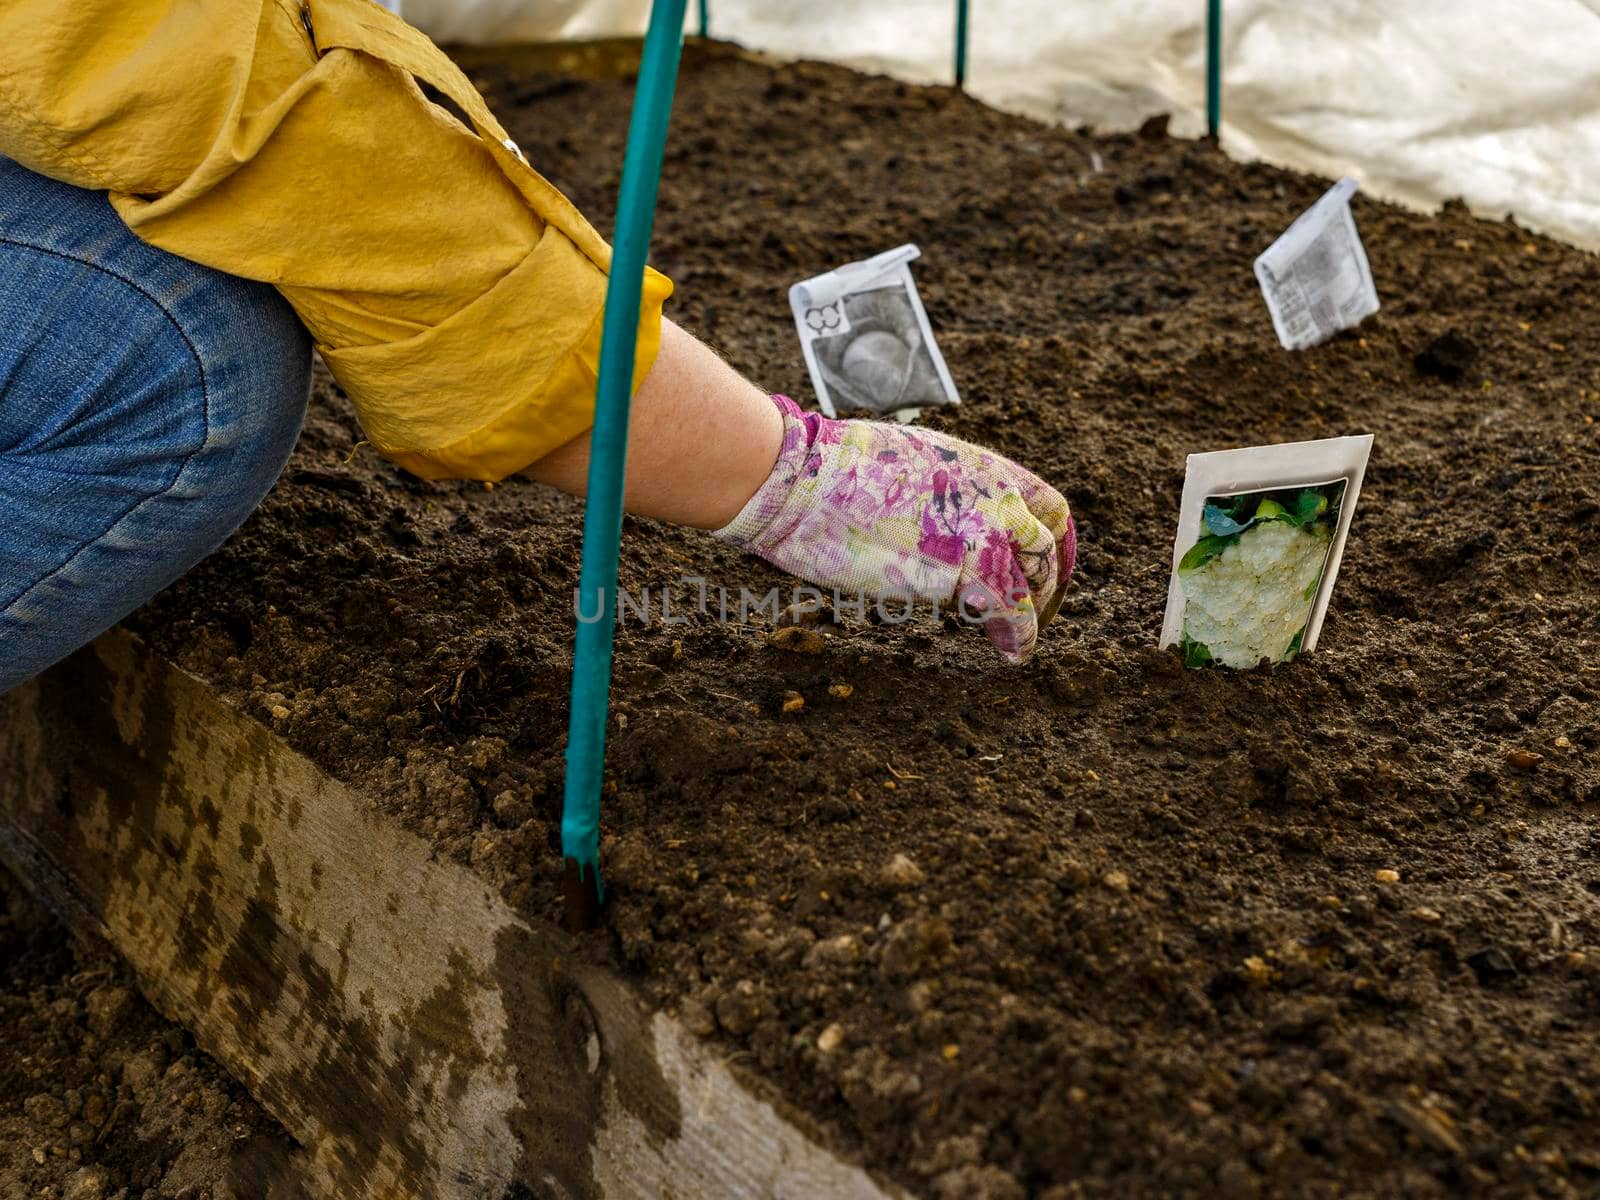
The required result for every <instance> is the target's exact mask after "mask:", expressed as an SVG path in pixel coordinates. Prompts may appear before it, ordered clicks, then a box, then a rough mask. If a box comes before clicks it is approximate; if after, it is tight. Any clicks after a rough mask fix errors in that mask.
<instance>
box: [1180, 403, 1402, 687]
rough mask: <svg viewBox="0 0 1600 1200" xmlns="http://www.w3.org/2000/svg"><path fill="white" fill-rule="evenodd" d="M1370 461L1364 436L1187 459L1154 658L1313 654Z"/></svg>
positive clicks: (1231, 662)
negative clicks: (1175, 653)
mask: <svg viewBox="0 0 1600 1200" xmlns="http://www.w3.org/2000/svg"><path fill="white" fill-rule="evenodd" d="M1371 451H1372V435H1371V434H1365V435H1362V436H1360V437H1341V438H1325V439H1323V440H1321V441H1315V442H1293V443H1286V444H1283V445H1277V446H1251V447H1247V448H1245V449H1242V450H1219V451H1215V452H1213V453H1210V454H1191V455H1190V456H1189V459H1188V470H1187V473H1186V476H1185V479H1184V485H1183V508H1182V510H1181V512H1180V514H1179V517H1178V536H1177V538H1176V540H1175V541H1174V544H1173V550H1172V578H1171V582H1170V583H1169V584H1168V587H1167V616H1166V621H1165V623H1164V625H1163V626H1162V630H1161V645H1162V647H1163V648H1165V647H1167V646H1178V647H1180V648H1181V649H1182V651H1183V660H1184V664H1185V665H1186V666H1191V667H1203V666H1208V665H1211V664H1216V665H1218V666H1224V667H1234V668H1248V667H1254V666H1258V665H1259V664H1261V663H1262V662H1271V663H1280V662H1289V661H1291V660H1292V659H1294V658H1295V656H1296V655H1298V654H1300V653H1301V651H1304V650H1311V649H1313V648H1314V647H1315V646H1316V644H1317V636H1318V634H1320V633H1321V631H1322V620H1323V617H1324V616H1325V615H1326V614H1327V611H1328V600H1329V597H1331V596H1332V594H1333V582H1334V579H1335V577H1336V576H1337V575H1338V573H1339V563H1340V560H1341V559H1342V558H1343V557H1344V544H1345V539H1346V537H1347V536H1348V535H1349V532H1350V518H1351V517H1352V516H1353V515H1354V513H1355V507H1356V500H1357V498H1358V497H1359V496H1360V494H1361V481H1362V479H1363V477H1364V476H1365V475H1366V470H1367V458H1368V456H1369V455H1370V453H1371Z"/></svg>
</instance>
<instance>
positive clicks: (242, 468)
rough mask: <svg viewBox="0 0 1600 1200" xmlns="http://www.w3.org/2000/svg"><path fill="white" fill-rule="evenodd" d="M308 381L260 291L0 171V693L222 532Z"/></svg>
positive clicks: (96, 210)
mask: <svg viewBox="0 0 1600 1200" xmlns="http://www.w3.org/2000/svg"><path fill="white" fill-rule="evenodd" d="M246 236H247V235H246ZM310 375H311V346H310V341H309V339H308V337H307V335H306V332H305V329H304V328H303V327H302V326H301V324H300V323H299V321H298V320H297V319H296V318H295V315H294V312H293V310H292V309H290V307H289V306H288V304H287V303H286V302H285V301H284V300H283V298H282V297H281V296H279V295H278V293H277V292H276V291H274V290H273V289H272V288H270V287H268V286H266V285H265V284H259V283H251V282H249V281H246V280H242V279H236V278H234V277H232V276H228V275H223V274H221V273H219V272H217V271H213V270H210V269H208V268H206V267H201V266H197V265H196V264H194V263H191V262H187V261H185V260H184V259H181V258H175V257H174V256H172V255H170V254H167V253H165V252H164V251H161V250H157V249H155V248H154V247H152V246H148V245H146V244H144V243H143V242H141V241H139V240H138V239H137V238H136V237H134V236H133V234H131V233H129V232H128V230H127V227H126V226H124V225H123V224H122V222H121V221H120V220H119V219H118V217H117V215H116V213H115V212H113V211H112V208H111V206H110V204H109V203H107V201H106V198H105V196H104V194H102V193H99V192H89V191H84V190H82V189H80V188H74V187H69V186H67V185H65V184H61V183H56V182H54V181H53V180H49V179H45V178H43V177H42V176H39V175H35V174H33V173H32V172H30V171H27V170H24V169H23V168H22V167H19V166H17V165H16V164H15V163H13V162H10V161H9V160H7V159H3V158H0V692H4V691H5V690H7V689H8V688H10V687H12V686H13V685H15V684H18V683H21V682H22V681H23V680H25V679H29V678H31V677H32V676H33V675H35V674H37V673H38V672H39V671H42V670H43V669H44V668H45V667H47V666H49V665H50V664H51V663H53V662H55V661H56V660H57V659H60V658H62V657H64V656H65V655H67V654H69V653H71V652H72V651H73V650H74V649H76V648H77V647H79V646H81V645H83V644H84V643H86V642H88V641H89V640H90V639H92V638H93V637H95V636H96V635H97V634H99V633H101V632H102V631H104V630H105V629H108V628H110V626H112V625H114V624H115V623H116V622H117V621H119V620H121V619H122V618H123V617H124V616H126V615H127V614H128V613H130V612H132V611H133V610H134V609H135V608H137V607H139V605H141V604H143V603H144V602H145V601H146V600H148V599H149V598H150V597H151V596H153V595H155V594H156V593H157V592H158V591H160V590H161V589H162V588H164V587H166V586H167V585H168V584H169V583H171V582H172V581H173V580H174V579H176V578H178V576H179V575H182V574H183V573H184V572H185V571H187V570H188V569H189V568H190V567H192V566H193V565H194V564H195V563H197V562H199V561H200V559H202V558H204V557H205V556H206V555H207V554H210V553H211V552H212V551H213V550H215V549H216V548H217V547H218V546H220V545H221V544H222V543H223V542H224V541H225V540H226V539H227V537H228V535H229V534H231V533H232V532H233V531H234V530H235V529H236V528H238V526H239V525H240V523H241V522H243V521H244V519H245V517H247V516H249V514H250V511H251V510H252V509H253V508H255V506H256V505H257V504H259V503H260V502H261V499H262V497H264V496H265V495H266V494H267V491H268V490H269V489H270V488H271V487H272V484H273V481H274V480H275V479H276V478H277V477H278V473H279V472H280V471H281V470H282V469H283V464H284V462H285V461H286V460H287V459H288V457H289V452H290V450H292V449H293V448H294V442H295V438H296V437H297V436H298V435H299V432H300V424H301V421H302V420H303V418H304V416H305V406H306V396H307V393H308V391H309V388H310Z"/></svg>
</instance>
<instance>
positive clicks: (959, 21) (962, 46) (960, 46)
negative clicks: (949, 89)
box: [956, 0, 967, 88]
mask: <svg viewBox="0 0 1600 1200" xmlns="http://www.w3.org/2000/svg"><path fill="white" fill-rule="evenodd" d="M966 86H967V0H956V87H958V88H964V87H966Z"/></svg>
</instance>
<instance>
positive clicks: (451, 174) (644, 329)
mask: <svg viewBox="0 0 1600 1200" xmlns="http://www.w3.org/2000/svg"><path fill="white" fill-rule="evenodd" d="M0 45H3V46H5V47H6V51H5V53H4V55H0V153H3V154H5V155H8V156H9V157H11V158H13V159H15V160H16V161H18V162H19V163H21V164H22V165H24V166H27V167H29V168H31V169H32V170H34V171H37V172H39V173H41V174H44V175H49V176H52V177H54V178H57V179H62V180H65V181H67V182H69V183H74V184H77V185H79V186H81V187H89V188H96V189H104V190H106V191H107V192H109V193H110V196H111V203H112V204H113V205H114V206H115V208H116V210H117V212H118V213H119V214H120V215H121V217H122V218H123V220H124V221H125V222H126V223H127V224H128V226H129V228H131V229H132V230H133V231H134V233H136V234H137V235H138V236H139V237H140V238H142V239H144V240H145V241H147V242H150V243H151V244H153V245H156V246H159V247H161V248H162V249H165V250H168V251H170V252H171V253H173V254H177V255H181V256H182V257H184V258H188V259H191V260H193V261H196V262H200V263H204V264H206V265H207V266H211V267H215V268H216V269H218V270H221V271H226V272H228V273H230V274H234V275H240V276H246V277H248V278H252V279H258V280H262V281H265V282H267V283H271V284H273V285H275V286H276V287H277V288H278V289H279V290H280V291H281V292H282V293H283V295H284V296H285V297H286V298H287V299H288V300H289V302H290V303H291V304H292V305H293V306H294V308H295V310H296V312H298V313H299V315H300V318H301V320H303V321H304V322H305V324H306V326H307V327H308V328H309V329H310V331H311V333H312V336H313V337H314V339H315V340H316V343H317V348H318V350H319V351H320V352H321V354H322V357H323V359H324V361H326V363H327V364H328V367H329V369H330V370H331V371H332V372H333V375H334V377H335V378H336V379H337V380H338V381H339V383H340V384H341V385H342V386H343V388H344V389H345V391H346V392H347V393H348V394H349V396H350V398H351V400H352V401H353V402H354V404H355V406H356V409H357V412H358V415H359V416H360V419H361V423H362V427H363V429H364V431H365V433H366V435H367V437H368V438H369V439H370V440H371V441H372V443H373V444H374V445H375V446H376V447H377V448H378V449H379V450H380V451H381V452H383V453H384V454H386V455H387V456H389V457H390V458H392V459H394V460H395V461H396V462H398V463H400V464H401V465H403V466H405V467H407V468H408V469H410V470H412V471H415V472H416V473H417V474H419V475H423V476H427V477H430V478H440V477H448V476H460V477H466V478H475V479H498V478H500V477H502V476H504V475H507V474H510V473H511V472H513V471H517V470H520V469H521V468H523V467H525V466H527V465H528V464H529V463H532V462H533V461H535V460H536V459H538V458H541V457H543V455H545V454H546V453H548V452H549V451H550V450H553V449H555V448H556V447H557V446H559V445H561V444H563V443H564V442H567V441H570V440H571V439H572V438H574V437H576V436H577V435H579V434H580V433H582V432H583V431H584V430H586V429H587V428H589V425H590V424H591V421H592V417H593V407H594V385H595V376H596V371H597V369H598V359H599V342H600V323H601V322H600V317H601V309H602V307H603V303H604V298H605V284H606V272H607V270H608V268H609V266H610V261H611V252H610V247H609V246H607V245H606V243H605V241H604V240H603V239H602V238H601V237H600V236H599V234H597V233H596V232H595V231H594V229H593V228H592V227H591V226H590V225H589V223H588V222H587V221H585V220H584V218H583V217H582V215H581V214H579V213H578V211H577V210H576V209H575V208H574V207H573V206H572V204H571V203H570V202H569V201H568V200H567V199H566V198H565V197H564V196H562V195H561V193H560V192H558V191H557V190H556V189H555V188H554V187H552V186H551V185H550V184H549V183H548V182H546V181H545V180H544V179H543V178H542V177H541V176H540V175H538V174H537V173H536V172H535V171H534V170H532V169H531V168H530V167H529V166H528V165H527V163H526V162H525V161H524V160H523V158H522V155H521V152H520V151H519V150H518V149H517V148H516V146H515V145H514V144H513V143H512V142H511V141H510V140H509V139H507V137H506V135H505V132H504V130H502V129H501V128H500V126H499V124H498V123H497V122H496V121H495V119H494V117H493V116H492V115H491V114H490V113H489V111H488V108H487V106H486V105H485V104H484V102H483V99H482V97H481V96H479V95H478V93H477V91H476V90H475V89H474V88H473V87H472V86H471V84H470V83H468V81H467V80H466V78H465V77H464V76H463V75H462V73H461V72H460V71H459V70H458V69H457V68H456V67H455V65H454V64H453V63H451V62H450V61H449V59H448V58H446V57H445V56H444V54H443V53H441V52H440V51H439V50H438V49H437V48H436V47H435V46H434V45H433V44H432V43H431V42H430V41H428V39H427V38H426V37H424V36H423V35H422V34H420V33H418V32H417V31H416V30H414V29H412V28H411V27H410V26H408V25H406V24H405V23H404V22H402V21H400V20H399V19H398V18H396V17H393V16H392V15H390V14H389V13H388V12H386V11H385V10H384V9H383V8H381V7H380V6H379V5H378V4H376V3H373V2H372V0H71V2H70V3H63V0H0ZM421 84H426V85H428V86H430V87H432V88H434V89H436V90H437V91H438V92H440V93H443V94H444V95H445V96H447V97H448V98H449V99H450V100H451V101H452V102H453V103H454V104H455V106H456V108H457V109H458V110H459V112H460V113H463V114H465V115H466V116H467V118H468V119H469V120H470V122H471V126H472V127H471V128H470V129H469V128H468V127H467V126H466V125H463V124H462V123H461V121H460V120H459V119H458V118H457V117H456V116H455V115H452V114H451V113H450V112H448V111H447V110H446V109H444V108H442V107H441V106H439V105H436V104H434V103H432V102H431V101H430V100H429V99H428V98H427V96H426V95H425V94H424V92H423V89H422V87H421V86H420V85H421ZM671 287H672V285H671V284H670V283H669V282H668V281H667V280H666V279H665V278H664V277H662V276H660V275H658V274H656V273H655V272H654V271H650V272H647V275H646V279H645V288H644V304H643V309H642V312H641V317H640V325H639V338H638V348H637V356H636V367H635V383H636V384H637V382H638V381H639V380H640V379H642V378H643V377H644V374H645V373H646V372H647V371H648V370H649V368H650V365H651V363H652V362H653V361H654V358H655V354H656V351H657V349H658V347H659V342H660V322H661V305H662V303H663V301H664V300H665V299H666V297H667V296H668V295H669V294H670V292H671Z"/></svg>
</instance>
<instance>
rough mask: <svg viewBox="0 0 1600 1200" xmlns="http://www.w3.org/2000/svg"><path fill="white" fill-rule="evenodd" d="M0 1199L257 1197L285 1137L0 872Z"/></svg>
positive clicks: (119, 974)
mask: <svg viewBox="0 0 1600 1200" xmlns="http://www.w3.org/2000/svg"><path fill="white" fill-rule="evenodd" d="M0 1031H3V1033H0V1197H4V1198H5V1200H24V1198H25V1197H26V1198H29V1200H32V1198H33V1197H39V1198H41V1200H44V1198H53V1200H265V1197H267V1195H268V1190H267V1188H266V1187H265V1185H264V1183H263V1181H264V1180H266V1179H269V1178H270V1177H271V1175H272V1174H273V1172H272V1171H271V1170H265V1169H264V1167H268V1166H270V1165H272V1164H277V1163H283V1162H286V1161H287V1160H288V1159H289V1158H290V1156H291V1154H292V1151H293V1146H292V1145H291V1143H290V1142H289V1140H288V1137H287V1135H285V1134H284V1133H283V1132H282V1131H281V1130H280V1129H279V1127H278V1126H277V1124H276V1122H274V1121H273V1120H272V1118H271V1117H269V1116H267V1115H266V1114H265V1113H263V1112H262V1111H261V1110H260V1109H259V1108H258V1107H257V1106H256V1104H255V1101H253V1100H251V1098H250V1096H249V1095H248V1094H247V1093H246V1092H245V1090H244V1089H243V1088H242V1087H240V1086H239V1085H238V1084H236V1083H234V1082H233V1080H231V1079H229V1078H228V1076H227V1075H226V1074H225V1073H224V1072H223V1070H222V1068H220V1067H219V1066H217V1065H216V1063H214V1062H212V1061H211V1060H210V1059H209V1058H207V1057H206V1056H205V1055H203V1054H201V1053H200V1052H199V1051H198V1050H196V1049H195V1045H194V1040H193V1039H192V1038H191V1037H190V1036H189V1035H188V1034H187V1033H185V1032H184V1031H183V1030H182V1029H180V1028H178V1027H177V1026H175V1025H172V1024H170V1023H168V1022H167V1021H164V1020H162V1018H161V1017H160V1016H159V1015H158V1014H157V1013H156V1012H155V1011H154V1010H153V1009H151V1007H150V1006H149V1005H148V1004H146V1003H145V1002H144V1001H143V1000H142V999H141V998H140V997H139V993H138V990H137V988H136V985H135V984H134V981H133V980H132V979H131V978H130V977H129V975H128V972H127V970H126V969H125V968H124V967H122V966H121V965H120V963H118V962H117V960H116V959H115V958H114V956H111V955H109V954H108V953H107V952H105V951H101V950H96V949H94V948H91V947H85V946H74V945H72V944H71V943H70V942H69V941H68V935H67V933H66V931H65V930H63V929H62V928H61V926H60V925H58V924H56V923H55V921H53V920H52V919H51V917H50V916H49V914H47V913H46V912H45V911H44V910H43V909H42V908H40V907H39V906H38V905H37V904H35V903H34V902H33V900H32V899H31V898H29V897H28V896H27V894H26V893H25V892H24V891H23V890H22V887H21V885H20V884H18V883H17V881H16V880H15V879H13V878H12V877H11V876H10V875H8V874H6V873H5V871H4V870H0Z"/></svg>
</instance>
